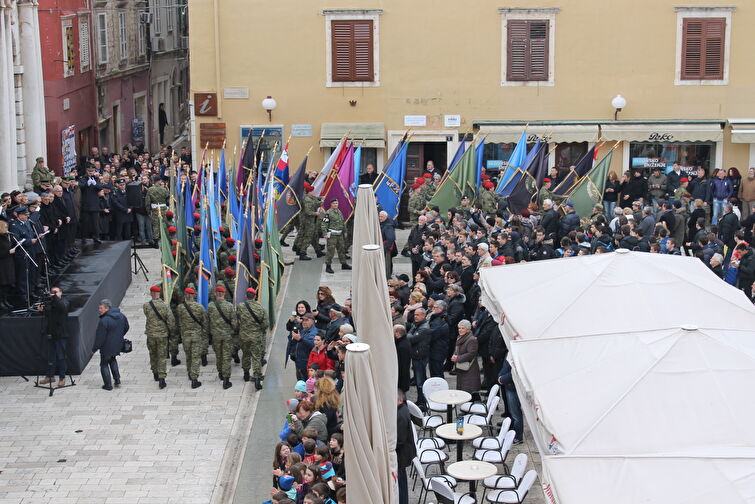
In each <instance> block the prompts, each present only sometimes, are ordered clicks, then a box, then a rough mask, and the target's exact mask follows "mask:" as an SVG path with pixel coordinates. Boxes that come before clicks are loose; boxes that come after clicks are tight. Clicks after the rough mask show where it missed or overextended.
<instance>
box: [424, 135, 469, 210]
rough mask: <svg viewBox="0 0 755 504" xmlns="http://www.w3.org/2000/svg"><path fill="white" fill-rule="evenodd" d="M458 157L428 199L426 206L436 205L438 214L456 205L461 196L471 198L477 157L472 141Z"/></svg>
mask: <svg viewBox="0 0 755 504" xmlns="http://www.w3.org/2000/svg"><path fill="white" fill-rule="evenodd" d="M472 144H473V145H471V146H470V147H469V148H468V149H467V150H466V152H464V155H463V156H462V157H461V159H459V162H458V163H457V164H456V167H455V168H454V170H453V171H452V172H451V174H450V175H449V176H447V177H445V178H444V179H443V182H441V184H440V186H439V187H438V189H436V191H435V194H434V195H433V197H432V198H430V201H428V202H427V206H428V207H431V208H432V207H434V206H437V207H438V208H439V209H440V214H441V215H445V214H446V212H447V211H448V209H449V208H453V207H455V206H458V205H459V203H460V202H461V198H462V197H463V196H467V197H468V198H469V199H470V200H473V199H474V197H475V193H476V189H477V187H476V183H477V158H476V156H475V149H474V142H472Z"/></svg>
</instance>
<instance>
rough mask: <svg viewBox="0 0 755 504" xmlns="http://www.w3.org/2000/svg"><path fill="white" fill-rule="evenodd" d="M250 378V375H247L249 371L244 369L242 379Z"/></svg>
mask: <svg viewBox="0 0 755 504" xmlns="http://www.w3.org/2000/svg"><path fill="white" fill-rule="evenodd" d="M250 379H251V376H249V371H247V370H246V369H245V370H244V381H249V380H250Z"/></svg>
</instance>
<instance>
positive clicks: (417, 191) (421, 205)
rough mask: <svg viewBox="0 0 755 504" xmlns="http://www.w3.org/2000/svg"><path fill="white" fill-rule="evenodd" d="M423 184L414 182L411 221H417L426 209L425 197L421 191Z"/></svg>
mask: <svg viewBox="0 0 755 504" xmlns="http://www.w3.org/2000/svg"><path fill="white" fill-rule="evenodd" d="M421 189H422V185H421V184H418V183H416V182H415V183H414V184H412V194H411V196H409V221H410V222H417V218H419V215H420V214H421V213H422V210H424V209H425V199H424V197H423V196H422V193H421Z"/></svg>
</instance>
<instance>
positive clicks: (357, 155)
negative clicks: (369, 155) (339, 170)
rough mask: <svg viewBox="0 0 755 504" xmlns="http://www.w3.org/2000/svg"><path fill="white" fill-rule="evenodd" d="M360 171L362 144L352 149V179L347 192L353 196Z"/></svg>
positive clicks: (355, 195) (354, 196) (357, 184)
mask: <svg viewBox="0 0 755 504" xmlns="http://www.w3.org/2000/svg"><path fill="white" fill-rule="evenodd" d="M361 171H362V146H361V145H360V146H359V147H357V150H355V151H354V171H353V173H354V180H353V181H352V182H351V184H350V185H349V192H350V193H351V196H352V197H353V198H356V197H357V187H358V186H359V173H360V172H361Z"/></svg>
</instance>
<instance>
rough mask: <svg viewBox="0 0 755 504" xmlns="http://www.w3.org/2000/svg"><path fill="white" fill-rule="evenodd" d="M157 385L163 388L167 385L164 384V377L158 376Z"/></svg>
mask: <svg viewBox="0 0 755 504" xmlns="http://www.w3.org/2000/svg"><path fill="white" fill-rule="evenodd" d="M158 385H159V386H160V388H161V389H164V388H165V387H167V385H165V378H160V381H159V383H158Z"/></svg>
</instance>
